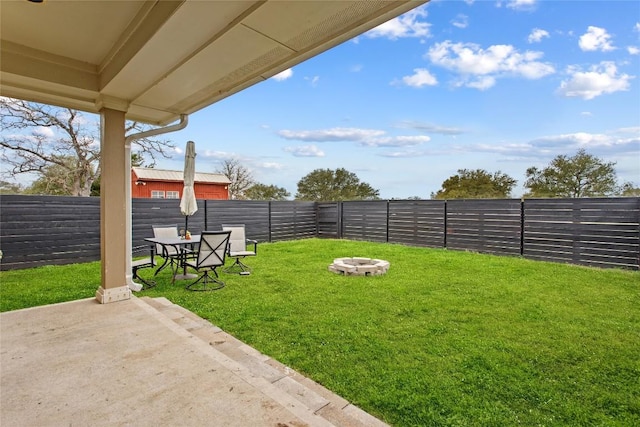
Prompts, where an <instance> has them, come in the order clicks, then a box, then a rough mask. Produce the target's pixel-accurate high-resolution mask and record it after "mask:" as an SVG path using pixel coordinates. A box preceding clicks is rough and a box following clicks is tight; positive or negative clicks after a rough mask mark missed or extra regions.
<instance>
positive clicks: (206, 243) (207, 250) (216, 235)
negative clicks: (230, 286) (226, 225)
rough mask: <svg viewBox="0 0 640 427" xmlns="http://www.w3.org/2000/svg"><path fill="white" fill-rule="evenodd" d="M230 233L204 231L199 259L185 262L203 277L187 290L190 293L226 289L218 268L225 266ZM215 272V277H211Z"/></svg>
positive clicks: (188, 286)
mask: <svg viewBox="0 0 640 427" xmlns="http://www.w3.org/2000/svg"><path fill="white" fill-rule="evenodd" d="M230 234H231V232H229V231H203V232H202V235H201V237H200V246H199V247H198V251H197V257H196V258H195V259H192V260H187V261H185V264H186V265H187V266H189V267H191V268H193V269H194V270H196V271H197V272H198V273H200V272H202V275H201V276H200V277H199V278H198V279H197V280H196V281H194V282H193V283H190V284H188V285H187V286H186V288H187V289H188V290H190V291H215V290H217V289H221V288H223V287H224V282H223V281H222V280H219V278H218V272H217V271H216V268H218V267H220V266H222V265H224V261H225V256H226V254H227V246H228V245H229V235H230ZM211 272H213V274H214V276H215V277H212V276H211V274H210V273H211Z"/></svg>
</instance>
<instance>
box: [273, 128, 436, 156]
mask: <svg viewBox="0 0 640 427" xmlns="http://www.w3.org/2000/svg"><path fill="white" fill-rule="evenodd" d="M277 134H278V135H279V136H281V137H282V138H285V139H291V140H298V141H308V142H310V141H313V142H327V141H351V142H355V143H358V144H359V145H361V146H364V147H413V146H416V145H420V144H423V143H425V142H429V141H431V137H429V136H426V135H400V136H388V135H386V132H385V131H383V130H376V129H358V128H332V129H320V130H303V131H290V130H281V131H279V132H277ZM301 149H304V150H303V152H307V151H311V152H313V151H312V150H316V147H315V146H313V145H309V146H305V147H288V148H286V149H285V151H289V152H293V151H294V150H301ZM296 152H297V151H296ZM323 155H324V154H323Z"/></svg>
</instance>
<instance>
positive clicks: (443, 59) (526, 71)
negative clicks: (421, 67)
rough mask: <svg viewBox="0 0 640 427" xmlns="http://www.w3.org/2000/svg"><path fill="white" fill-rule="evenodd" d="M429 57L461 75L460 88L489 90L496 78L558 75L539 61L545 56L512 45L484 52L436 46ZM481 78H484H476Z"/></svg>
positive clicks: (471, 45)
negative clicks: (519, 50) (523, 50)
mask: <svg viewBox="0 0 640 427" xmlns="http://www.w3.org/2000/svg"><path fill="white" fill-rule="evenodd" d="M426 57H427V58H428V59H429V60H430V61H431V62H432V63H433V64H435V65H439V66H441V67H443V68H446V69H449V70H451V71H454V72H457V73H459V74H461V75H462V76H461V80H460V81H459V83H458V85H462V86H467V87H473V88H477V89H487V88H489V87H491V86H493V85H494V84H495V80H496V78H497V77H504V76H519V77H524V78H527V79H539V78H541V77H544V76H546V75H549V74H552V73H554V72H555V69H554V68H553V66H551V65H549V64H548V63H543V62H540V61H538V59H540V58H541V57H542V52H532V51H526V52H524V53H521V52H518V51H517V50H516V49H515V48H514V47H513V46H511V45H493V46H490V47H489V48H487V49H486V50H485V49H482V48H481V47H480V46H478V45H477V44H474V43H452V42H451V41H449V40H447V41H444V42H442V43H436V44H435V45H434V46H432V47H431V48H430V49H429V51H428V52H427V55H426ZM474 76H481V77H474Z"/></svg>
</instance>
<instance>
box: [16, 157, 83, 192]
mask: <svg viewBox="0 0 640 427" xmlns="http://www.w3.org/2000/svg"><path fill="white" fill-rule="evenodd" d="M75 167H76V165H75V158H74V157H72V156H60V157H58V158H56V159H55V163H53V162H52V163H50V164H48V165H45V166H43V167H42V169H41V170H40V173H39V175H40V177H39V178H38V179H36V180H35V181H33V182H32V183H31V185H30V186H29V187H27V189H26V190H25V191H24V192H25V194H47V195H51V196H69V195H77V194H75V190H74V185H75V182H76V180H75V177H74V175H73V172H72V171H73V170H74V169H75Z"/></svg>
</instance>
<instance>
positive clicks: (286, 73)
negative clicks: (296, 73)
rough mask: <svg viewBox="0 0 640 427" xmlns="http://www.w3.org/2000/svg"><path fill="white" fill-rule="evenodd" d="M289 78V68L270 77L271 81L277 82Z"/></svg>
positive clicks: (291, 72) (291, 71) (290, 72)
mask: <svg viewBox="0 0 640 427" xmlns="http://www.w3.org/2000/svg"><path fill="white" fill-rule="evenodd" d="M291 76H293V70H292V69H291V68H288V69H286V70H284V71H282V72H281V73H278V74H276V75H275V76H273V77H271V78H272V79H273V80H277V81H279V82H281V81H283V80H287V79H289V78H291Z"/></svg>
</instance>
